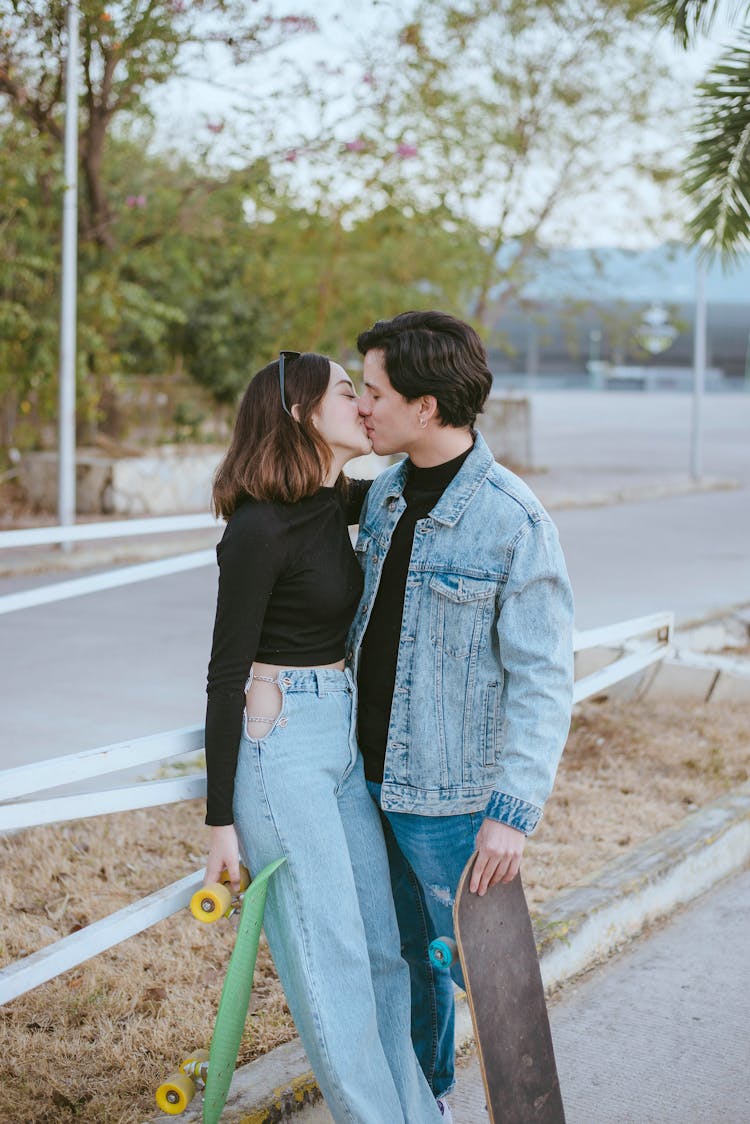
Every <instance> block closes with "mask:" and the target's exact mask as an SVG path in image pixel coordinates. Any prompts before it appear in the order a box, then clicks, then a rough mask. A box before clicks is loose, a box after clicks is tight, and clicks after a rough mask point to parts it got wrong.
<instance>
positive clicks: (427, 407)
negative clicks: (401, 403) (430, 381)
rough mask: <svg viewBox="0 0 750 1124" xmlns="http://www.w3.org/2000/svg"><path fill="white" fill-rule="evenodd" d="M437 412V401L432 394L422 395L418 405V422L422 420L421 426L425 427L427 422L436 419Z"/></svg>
mask: <svg viewBox="0 0 750 1124" xmlns="http://www.w3.org/2000/svg"><path fill="white" fill-rule="evenodd" d="M437 412H438V401H437V398H436V397H435V396H434V394H423V395H422V398H421V399H420V403H419V417H420V422H421V419H422V418H424V422H422V423H421V424H423V425H426V424H427V422H428V421H432V419H433V418H435V417H437Z"/></svg>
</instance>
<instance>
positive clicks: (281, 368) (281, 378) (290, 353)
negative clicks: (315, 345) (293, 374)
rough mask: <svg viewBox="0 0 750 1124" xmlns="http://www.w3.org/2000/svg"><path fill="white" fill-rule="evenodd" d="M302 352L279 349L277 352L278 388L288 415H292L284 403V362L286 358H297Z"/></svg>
mask: <svg viewBox="0 0 750 1124" xmlns="http://www.w3.org/2000/svg"><path fill="white" fill-rule="evenodd" d="M301 354H302V353H301V352H299V351H280V352H279V390H280V391H281V405H282V406H283V407H284V409H285V410H286V412H287V413H288V414H289V417H291V416H292V411H291V410H290V409H289V407H288V406H287V404H286V394H285V392H284V362H285V360H287V359H299V357H300V355H301Z"/></svg>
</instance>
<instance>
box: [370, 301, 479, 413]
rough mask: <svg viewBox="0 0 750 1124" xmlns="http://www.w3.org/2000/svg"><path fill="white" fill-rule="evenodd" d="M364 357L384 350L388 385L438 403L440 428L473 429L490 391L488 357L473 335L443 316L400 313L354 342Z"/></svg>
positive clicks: (460, 322)
mask: <svg viewBox="0 0 750 1124" xmlns="http://www.w3.org/2000/svg"><path fill="white" fill-rule="evenodd" d="M357 347H358V348H359V350H360V353H361V354H362V355H366V354H367V352H368V351H372V350H373V349H376V348H377V349H378V350H381V351H382V352H383V357H384V363H385V369H386V372H387V374H388V378H389V379H390V381H391V386H392V387H393V388H394V390H397V391H398V392H399V394H402V395H403V396H404V398H406V399H408V400H409V401H410V402H411V401H414V399H415V398H419V397H421V396H422V395H423V394H431V395H432V396H433V397H434V398H436V399H437V404H438V415H439V419H440V424H441V425H452V426H455V427H456V428H457V429H460V428H461V427H463V426H467V425H468V426H473V425H474V422H475V421H476V417H477V414H478V413H481V410H482V407H483V406H484V403H485V402H486V400H487V396H488V395H489V393H490V390H491V389H492V374H491V372H490V369H489V367H488V366H487V353H486V351H485V349H484V344H483V343H482V341H481V340H480V338H479V336H478V335H477V333H476V332H475V331H474V329H473V328H472V327H471V326H470V325H469V324H465V323H464V321H463V320H458V319H457V318H456V317H455V316H449V315H448V313H447V312H402V313H400V314H399V315H398V316H394V317H393V319H392V320H378V321H377V323H376V324H373V326H372V328H368V330H367V331H366V332H362V333H361V334H360V336H359V337H358V339H357Z"/></svg>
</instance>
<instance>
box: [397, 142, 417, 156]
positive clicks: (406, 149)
mask: <svg viewBox="0 0 750 1124" xmlns="http://www.w3.org/2000/svg"><path fill="white" fill-rule="evenodd" d="M396 152H397V154H398V155H399V156H400V157H401V159H402V160H407V159H408V158H409V157H410V156H416V155H417V146H416V145H415V144H400V145H399V146H398V148H397V149H396Z"/></svg>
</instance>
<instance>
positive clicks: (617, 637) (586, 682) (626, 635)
mask: <svg viewBox="0 0 750 1124" xmlns="http://www.w3.org/2000/svg"><path fill="white" fill-rule="evenodd" d="M673 630H674V613H652V614H651V615H650V616H647V617H636V618H635V619H633V620H628V621H618V622H617V624H611V625H605V626H604V627H602V628H590V629H587V630H586V631H584V632H578V631H576V632H575V634H574V637H573V651H574V652H584V651H588V650H590V649H591V648H620V649H621V650H622V655H620V656H619V657H618V658H617V659H616V660H613V662H612V663H610V664H607V665H606V667H602V668H599V670H598V671H593V672H591V674H590V675H586V676H584V677H583V678H581V679H578V680H576V683H575V686H574V688H573V702H574V703H576V702H581V700H582V699H586V698H590V697H591V695H597V694H599V692H600V691H604V690H606V688H607V687H611V686H612V684H613V683H618V682H620V681H621V680H623V679H628V678H629V677H630V676H631V675H635V674H636V673H637V672H639V671H643V670H644V669H645V668H647V667H649V666H650V665H651V664H653V663H657V662H659V661H660V660H664V659H666V658H667V657H668V656H670V655H672V654H673V647H672V633H673ZM636 637H640V638H643V642H642V643H639V645H638V648H637V650H636V651H629V650H628V644H629V643H630V642H632V641H633V640H634V639H635V638H636Z"/></svg>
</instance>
